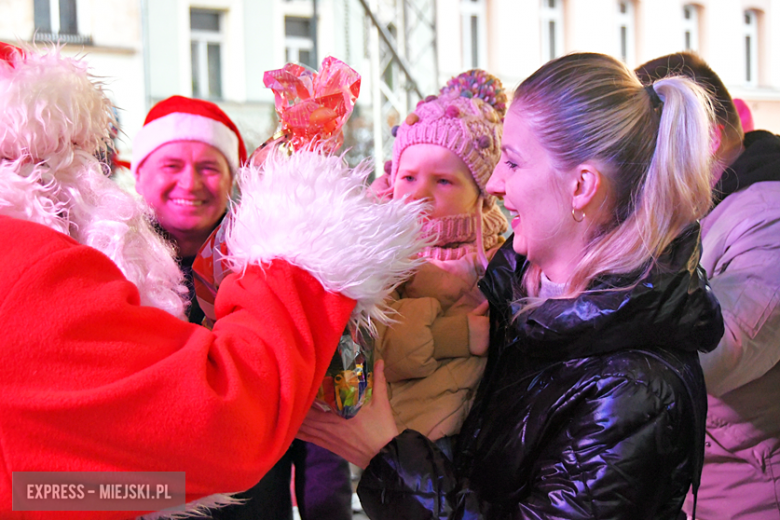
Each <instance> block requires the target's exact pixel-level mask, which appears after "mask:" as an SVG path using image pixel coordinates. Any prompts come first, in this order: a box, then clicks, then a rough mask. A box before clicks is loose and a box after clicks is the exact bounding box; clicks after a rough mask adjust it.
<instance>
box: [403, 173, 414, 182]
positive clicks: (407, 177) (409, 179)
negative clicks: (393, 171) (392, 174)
mask: <svg viewBox="0 0 780 520" xmlns="http://www.w3.org/2000/svg"><path fill="white" fill-rule="evenodd" d="M401 180H402V181H405V182H413V181H414V175H404V176H403V177H401Z"/></svg>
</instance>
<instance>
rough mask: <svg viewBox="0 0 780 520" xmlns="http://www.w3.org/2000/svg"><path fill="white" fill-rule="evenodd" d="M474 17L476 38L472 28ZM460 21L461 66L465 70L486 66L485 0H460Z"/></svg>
mask: <svg viewBox="0 0 780 520" xmlns="http://www.w3.org/2000/svg"><path fill="white" fill-rule="evenodd" d="M475 18H476V32H477V36H476V39H475V38H474V34H473V30H472V29H473V27H472V25H473V24H474V22H475V20H474V19H475ZM460 23H461V52H462V55H461V63H462V66H463V68H464V69H467V70H468V69H485V68H487V5H486V2H485V0H461V1H460ZM475 59H476V62H475Z"/></svg>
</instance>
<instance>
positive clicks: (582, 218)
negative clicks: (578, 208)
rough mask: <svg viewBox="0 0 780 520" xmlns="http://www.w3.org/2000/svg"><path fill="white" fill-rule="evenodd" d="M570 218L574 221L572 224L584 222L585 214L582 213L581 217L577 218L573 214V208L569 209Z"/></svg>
mask: <svg viewBox="0 0 780 520" xmlns="http://www.w3.org/2000/svg"><path fill="white" fill-rule="evenodd" d="M571 218H573V219H574V222H582V221H583V220H585V212H584V211H583V212H582V216H581V217H580V218H577V215H575V214H574V206H572V208H571Z"/></svg>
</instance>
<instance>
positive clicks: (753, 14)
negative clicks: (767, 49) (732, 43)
mask: <svg viewBox="0 0 780 520" xmlns="http://www.w3.org/2000/svg"><path fill="white" fill-rule="evenodd" d="M748 18H750V23H748ZM758 22H759V12H758V11H757V10H755V9H745V10H744V11H743V24H742V38H743V39H742V43H743V48H742V51H743V54H742V59H743V69H742V71H743V73H744V75H743V77H742V78H743V80H744V82H745V86H748V87H757V86H758V74H759V58H758V55H759V48H758V47H759V43H760V42H759V37H760V35H759V31H758Z"/></svg>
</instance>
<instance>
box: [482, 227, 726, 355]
mask: <svg viewBox="0 0 780 520" xmlns="http://www.w3.org/2000/svg"><path fill="white" fill-rule="evenodd" d="M512 242H513V241H512V240H511V239H510V240H508V241H507V243H506V244H504V246H503V247H502V248H501V249H500V250H499V252H498V253H497V254H496V255H495V257H494V258H493V261H492V262H491V263H490V265H489V267H488V270H487V273H486V275H485V277H484V278H483V280H482V281H481V282H480V289H481V290H482V292H483V293H485V295H486V296H487V298H488V300H489V301H490V303H491V313H493V312H497V313H498V314H499V315H498V316H495V317H496V318H497V319H498V320H499V321H500V322H503V325H504V335H505V337H504V338H502V339H503V341H502V340H501V339H499V338H496V339H498V340H499V341H497V342H496V343H498V344H499V345H501V346H503V348H508V347H511V346H515V347H516V348H520V349H523V350H524V351H525V352H524V353H525V354H527V356H529V358H532V359H533V358H536V359H538V360H539V361H544V362H549V361H552V360H556V361H565V360H568V359H575V358H580V357H585V356H591V355H599V354H607V353H609V352H614V351H618V350H622V349H626V348H636V347H637V346H643V345H644V346H646V347H648V348H663V349H665V350H670V351H675V350H683V351H687V352H694V351H700V352H709V351H711V350H713V349H714V348H715V347H716V346H717V345H718V341H719V340H720V338H721V336H722V335H723V330H724V329H723V320H722V317H721V312H720V305H719V304H718V302H717V300H716V299H715V297H714V295H713V294H712V291H711V290H710V287H709V285H708V284H707V280H706V277H705V274H704V271H703V270H702V269H701V268H700V267H699V265H698V261H699V256H700V249H699V244H700V239H699V226H698V224H696V225H694V226H691V227H689V228H688V229H687V230H686V231H685V232H684V233H683V234H682V235H681V236H680V237H678V238H677V239H676V240H675V241H674V242H673V243H672V244H671V245H670V246H669V247H668V248H667V250H666V251H665V252H664V254H663V255H662V256H661V258H659V260H658V262H657V263H656V264H655V265H653V266H652V267H651V269H649V270H648V271H647V272H646V273H644V272H643V273H641V274H637V275H621V276H613V275H611V276H605V277H602V278H599V279H597V280H595V281H594V282H593V283H592V284H591V287H590V288H589V290H588V291H587V292H585V293H583V294H581V295H580V296H579V297H577V298H574V299H551V300H547V301H546V302H544V303H543V304H542V305H541V306H539V307H537V308H536V309H533V310H531V311H529V312H525V313H521V314H519V315H518V314H517V313H518V311H519V310H520V307H519V305H518V303H517V300H518V299H519V298H521V297H522V296H523V294H522V292H521V289H520V280H521V279H522V275H523V272H524V270H525V269H526V267H527V265H528V262H527V260H526V259H525V258H524V257H522V256H520V255H518V254H517V253H515V252H514V250H513V249H512ZM516 315H517V317H516V318H513V317H514V316H516Z"/></svg>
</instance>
